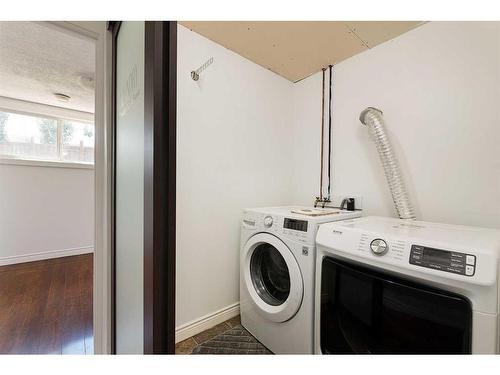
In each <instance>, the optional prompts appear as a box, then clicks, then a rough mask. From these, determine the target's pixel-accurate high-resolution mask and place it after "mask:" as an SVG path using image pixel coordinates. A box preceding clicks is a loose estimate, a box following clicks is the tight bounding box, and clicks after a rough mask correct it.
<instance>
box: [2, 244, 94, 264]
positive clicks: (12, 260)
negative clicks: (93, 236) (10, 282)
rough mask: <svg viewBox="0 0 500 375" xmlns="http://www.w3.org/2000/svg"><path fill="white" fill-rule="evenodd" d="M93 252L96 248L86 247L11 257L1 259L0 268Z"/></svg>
mask: <svg viewBox="0 0 500 375" xmlns="http://www.w3.org/2000/svg"><path fill="white" fill-rule="evenodd" d="M93 252H94V248H93V247H92V246H85V247H76V248H72V249H63V250H51V251H43V252H41V253H32V254H25V255H14V256H10V257H3V258H0V266H6V265H8V264H16V263H26V262H34V261H37V260H45V259H52V258H61V257H68V256H71V255H80V254H88V253H93Z"/></svg>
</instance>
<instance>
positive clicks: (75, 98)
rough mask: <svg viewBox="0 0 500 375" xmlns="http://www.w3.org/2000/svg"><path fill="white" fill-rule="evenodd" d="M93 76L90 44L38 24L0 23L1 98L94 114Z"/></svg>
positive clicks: (93, 58)
mask: <svg viewBox="0 0 500 375" xmlns="http://www.w3.org/2000/svg"><path fill="white" fill-rule="evenodd" d="M94 77H95V45H94V43H93V42H92V41H91V40H87V39H84V38H78V37H76V36H73V35H70V34H67V33H64V32H61V31H59V30H57V29H56V28H54V27H51V26H46V25H44V24H43V23H34V22H0V96H5V97H9V98H14V99H21V100H25V101H30V102H35V103H43V104H48V105H52V106H57V107H63V108H69V109H75V110H79V111H84V112H91V113H93V112H94V89H93V79H94ZM89 78H90V79H91V80H92V81H91V82H90V85H89ZM54 93H62V94H66V95H69V96H70V97H71V99H70V101H69V102H67V103H63V102H61V101H58V100H57V99H56V98H55V97H54Z"/></svg>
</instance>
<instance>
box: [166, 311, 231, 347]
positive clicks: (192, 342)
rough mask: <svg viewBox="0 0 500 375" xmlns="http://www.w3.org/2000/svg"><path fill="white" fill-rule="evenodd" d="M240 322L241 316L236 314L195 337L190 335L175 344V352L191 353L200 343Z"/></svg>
mask: <svg viewBox="0 0 500 375" xmlns="http://www.w3.org/2000/svg"><path fill="white" fill-rule="evenodd" d="M239 324H240V316H239V315H238V316H235V317H234V318H231V319H229V320H226V321H225V322H223V323H221V324H217V325H216V326H215V327H212V328H210V329H207V330H206V331H203V332H201V333H198V334H197V335H194V336H193V337H190V338H188V339H186V340H184V341H181V342H179V343H177V344H176V345H175V354H191V353H192V352H193V349H194V348H195V347H196V346H198V345H199V344H202V343H204V342H205V341H208V340H210V339H212V338H214V337H215V336H217V335H218V334H220V333H222V332H225V331H227V330H229V329H231V328H233V327H235V326H237V325H239Z"/></svg>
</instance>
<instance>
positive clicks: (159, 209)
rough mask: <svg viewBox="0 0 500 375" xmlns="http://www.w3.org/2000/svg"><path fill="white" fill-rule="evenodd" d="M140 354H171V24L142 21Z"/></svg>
mask: <svg viewBox="0 0 500 375" xmlns="http://www.w3.org/2000/svg"><path fill="white" fill-rule="evenodd" d="M120 24H121V22H116V21H115V22H109V24H108V30H109V31H110V32H111V33H112V36H113V38H112V40H113V45H112V66H113V74H112V97H113V99H112V103H113V108H112V122H113V126H112V137H111V138H112V150H113V151H112V155H113V156H112V159H113V161H112V189H111V190H112V199H111V202H112V209H111V211H112V220H111V223H112V224H111V226H112V235H111V238H112V240H111V242H112V244H111V249H112V250H111V264H112V270H111V288H112V291H111V299H112V300H111V315H112V316H111V331H112V332H111V352H112V353H116V277H115V275H116V247H115V234H116V231H115V217H116V216H115V215H116V205H115V202H116V200H115V192H116V185H115V182H116V39H117V36H118V32H119V30H120ZM144 71H145V76H144V353H145V354H174V352H175V226H176V223H175V217H176V216H175V215H176V205H175V201H176V98H177V22H174V21H154V22H153V21H151V22H145V61H144Z"/></svg>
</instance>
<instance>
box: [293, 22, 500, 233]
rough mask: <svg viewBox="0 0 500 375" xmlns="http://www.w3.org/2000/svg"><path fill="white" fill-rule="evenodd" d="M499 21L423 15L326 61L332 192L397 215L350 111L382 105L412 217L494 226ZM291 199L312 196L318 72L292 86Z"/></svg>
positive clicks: (499, 136) (498, 169) (497, 224)
mask: <svg viewBox="0 0 500 375" xmlns="http://www.w3.org/2000/svg"><path fill="white" fill-rule="evenodd" d="M499 25H500V23H493V22H492V23H484V22H481V23H475V22H431V23H428V24H425V25H423V26H421V27H419V28H417V29H415V30H412V31H410V32H408V33H406V34H404V35H402V36H400V37H398V38H396V39H394V40H392V41H390V42H387V43H384V44H382V45H380V46H377V47H375V48H373V49H372V50H368V51H366V52H363V53H361V54H359V55H357V56H354V57H352V58H350V59H348V60H345V61H343V62H341V63H339V64H337V65H336V66H335V68H334V80H333V84H334V88H333V92H334V99H333V101H334V104H333V128H334V136H333V157H332V163H333V193H334V194H357V195H362V196H363V197H364V200H363V204H364V208H365V209H366V213H367V214H377V215H390V216H395V215H396V213H395V210H394V208H393V204H392V200H391V196H390V193H389V189H388V186H387V183H386V181H385V176H384V173H383V169H382V167H381V164H380V161H379V159H378V155H377V153H376V150H375V145H374V144H373V142H372V141H371V140H370V139H369V136H368V133H367V129H366V128H364V126H363V125H361V124H360V122H359V120H358V118H359V113H360V112H361V110H363V109H364V108H366V107H367V106H374V107H377V108H380V109H381V110H382V111H383V112H384V117H385V120H386V125H387V129H388V130H389V132H390V135H391V138H392V141H393V144H394V146H395V149H396V152H397V154H398V156H399V158H400V161H401V164H402V167H403V169H404V171H406V174H407V176H406V177H407V183H408V186H409V190H410V192H411V194H412V196H413V197H414V201H415V205H416V209H417V213H418V216H419V218H420V219H422V220H428V221H437V222H447V223H459V224H466V225H477V226H485V227H494V228H500V199H499V198H498V197H499V192H500V153H499V151H498V149H499V142H500V112H499V111H498V103H499V100H500V95H499V93H500V58H499V56H500V26H499ZM293 91H294V113H295V116H294V118H295V119H296V121H295V123H294V128H295V138H294V151H295V168H294V172H295V173H294V201H295V202H298V203H309V202H311V198H313V197H314V196H315V195H317V190H318V187H317V186H318V169H319V166H318V165H319V138H318V137H319V132H320V125H319V124H320V119H321V117H320V103H321V99H320V94H321V74H316V75H314V76H312V77H310V78H308V79H305V80H303V81H301V82H299V83H298V84H296V85H295V86H294V88H293Z"/></svg>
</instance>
